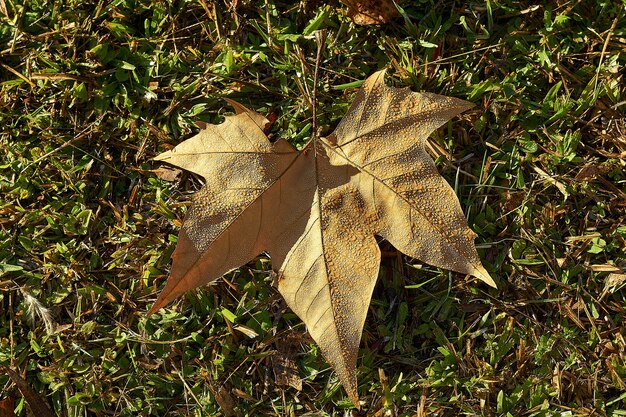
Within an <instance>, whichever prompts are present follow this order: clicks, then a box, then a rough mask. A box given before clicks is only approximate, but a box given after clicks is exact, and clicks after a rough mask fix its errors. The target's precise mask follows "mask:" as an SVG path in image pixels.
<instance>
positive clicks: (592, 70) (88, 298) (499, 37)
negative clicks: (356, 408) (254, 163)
mask: <svg viewBox="0 0 626 417" xmlns="http://www.w3.org/2000/svg"><path fill="white" fill-rule="evenodd" d="M398 3H399V5H400V6H402V7H403V8H404V15H403V16H402V17H400V18H398V19H397V20H395V21H394V22H393V23H391V24H388V25H384V26H374V27H357V26H354V25H353V24H352V23H351V22H350V21H349V19H347V18H346V17H345V16H344V15H343V14H342V13H341V10H340V9H341V5H340V4H339V3H338V2H320V1H314V0H309V1H302V2H280V1H274V0H266V1H262V0H257V1H252V0H239V1H238V2H235V1H225V2H222V1H217V2H210V1H204V0H199V1H191V0H188V1H185V0H181V1H157V2H154V3H152V2H149V1H147V0H117V1H115V2H103V1H86V2H83V1H71V0H68V1H58V2H44V1H43V0H30V1H28V2H16V1H12V0H6V1H1V2H0V6H2V5H6V12H7V13H8V14H7V15H5V14H4V12H2V7H0V62H1V64H2V65H1V66H0V365H5V366H10V367H12V368H13V369H15V370H17V371H18V372H19V373H20V374H21V375H22V376H24V378H25V379H26V381H27V382H28V383H29V384H30V386H32V387H33V388H34V389H35V390H36V391H38V392H40V393H41V395H42V398H44V399H45V401H46V402H47V403H48V404H49V406H50V407H51V408H52V409H53V410H54V412H55V414H57V415H60V416H68V417H74V416H107V415H120V416H149V415H159V416H180V415H189V416H192V415H195V416H200V415H202V416H211V415H225V416H231V415H232V416H246V415H248V416H263V415H268V416H292V415H294V416H302V415H308V416H333V415H344V412H346V411H348V410H350V409H351V404H350V402H349V401H348V399H347V398H346V396H345V392H344V391H343V390H342V389H341V387H340V386H339V385H338V381H337V379H336V377H335V376H334V374H333V373H332V372H331V371H330V370H329V367H328V365H327V364H326V363H325V361H324V360H323V357H322V356H321V353H320V352H319V350H318V349H317V347H316V346H315V345H314V344H313V343H312V341H311V340H310V338H309V337H308V335H307V333H306V329H305V328H304V326H303V325H302V323H301V322H300V320H299V319H298V318H297V317H295V315H294V314H293V313H291V312H290V311H289V310H288V309H287V308H286V306H285V304H284V302H283V301H282V299H281V297H280V296H279V294H278V293H277V292H276V290H275V289H274V288H273V287H272V277H271V276H270V274H269V271H270V266H269V261H268V260H267V259H264V258H259V259H258V260H257V261H256V263H253V264H251V265H248V266H247V267H245V268H241V269H239V270H237V271H235V272H233V273H232V274H229V275H228V276H227V277H225V281H227V282H224V281H220V282H218V283H217V285H214V286H211V287H208V288H204V289H201V290H198V291H195V292H192V293H189V294H187V295H186V296H185V297H181V299H180V300H178V301H177V302H176V303H174V304H172V305H171V306H170V308H169V309H167V310H163V311H162V313H159V314H155V315H154V316H152V317H150V318H149V319H147V318H146V316H145V313H146V311H147V310H148V309H149V307H150V306H151V304H152V302H153V301H154V300H155V297H156V294H157V292H158V291H159V289H160V288H162V286H163V284H164V281H165V279H166V277H167V272H168V269H169V257H170V255H171V253H172V251H173V249H174V247H175V243H176V236H177V232H178V230H179V227H180V225H181V222H182V218H183V216H184V213H185V210H186V207H187V206H188V203H189V201H190V197H191V194H192V193H193V192H194V191H195V190H197V189H198V188H199V187H200V185H201V184H200V183H199V181H198V179H197V178H194V177H192V176H190V175H188V174H183V175H182V178H180V180H178V181H174V182H166V181H164V180H162V179H159V178H158V177H157V176H156V175H155V173H154V171H153V170H154V169H156V168H157V167H158V165H157V164H155V163H153V162H151V161H150V158H152V157H154V156H155V155H156V154H157V153H159V152H160V151H163V150H165V149H168V148H171V147H172V146H174V145H175V144H177V143H179V142H181V141H182V140H183V139H185V138H187V137H189V136H190V135H192V134H193V133H194V132H196V131H197V130H198V128H197V127H196V122H197V121H205V122H210V123H217V122H219V121H220V120H221V117H222V116H223V115H224V114H227V112H229V111H230V109H228V107H227V106H226V105H225V102H224V101H223V100H222V98H223V97H229V98H233V99H235V100H238V101H240V102H242V103H243V104H245V105H247V106H249V107H250V108H253V109H255V110H258V111H260V112H263V113H270V112H271V113H274V114H276V115H277V116H278V120H277V123H276V124H275V126H274V130H273V137H274V138H278V137H286V138H289V139H290V140H291V141H292V143H294V144H296V145H301V144H303V143H304V142H305V141H306V140H307V139H308V138H309V137H310V135H311V126H312V123H311V108H310V92H311V91H312V78H313V68H314V65H315V63H314V59H315V54H316V44H315V40H314V37H313V36H312V33H313V31H314V30H315V29H321V28H325V29H327V30H328V34H329V37H328V42H327V44H326V46H325V48H324V50H323V54H322V60H321V63H320V67H321V71H320V80H319V87H318V102H319V109H318V119H319V120H318V126H319V127H320V129H321V130H322V134H325V133H329V132H330V131H331V130H332V128H333V127H334V126H335V125H336V124H337V122H338V121H339V120H340V119H341V117H342V115H343V113H344V112H345V110H346V109H347V107H348V105H349V103H350V101H351V98H352V96H353V94H354V92H355V88H354V87H355V86H357V85H358V83H357V81H360V80H363V79H365V78H366V77H367V76H368V75H369V74H371V73H372V72H374V71H375V70H378V69H381V68H384V67H387V68H389V69H390V74H391V75H392V76H393V78H392V79H390V82H392V83H394V84H395V85H397V86H410V87H411V88H413V89H415V90H424V91H430V92H436V93H441V94H447V95H452V96H455V97H459V98H463V99H466V100H470V101H472V102H474V103H475V104H476V107H475V108H474V109H473V110H471V111H469V112H467V113H465V114H464V115H462V116H461V117H460V118H458V119H456V120H454V121H453V122H452V123H450V124H449V125H448V126H447V127H446V128H443V129H441V130H440V131H438V132H437V133H436V134H435V135H433V137H432V144H433V148H434V149H436V150H437V153H438V158H437V163H438V166H439V168H440V171H441V173H442V175H444V176H445V177H446V178H447V179H448V180H449V182H450V183H451V184H453V185H454V186H455V189H456V190H457V194H458V195H459V198H460V200H461V203H462V206H463V208H464V210H465V212H466V213H467V214H468V218H469V221H470V225H471V227H472V228H473V229H474V230H475V231H476V232H477V233H478V235H479V237H478V238H477V240H476V243H477V245H478V247H479V248H480V249H479V250H480V253H481V257H482V259H483V261H484V264H485V266H486V267H487V269H489V270H490V272H492V274H493V276H494V277H496V280H497V282H498V284H499V287H500V288H499V289H498V290H491V289H489V288H487V287H486V286H484V285H482V284H479V283H477V282H475V281H469V280H467V279H465V278H464V277H462V276H458V275H455V274H450V273H448V272H446V271H441V270H437V269H435V268H431V267H428V266H425V265H420V264H419V263H418V262H417V261H415V260H412V259H407V258H404V257H402V256H401V255H399V254H398V253H397V252H396V251H395V249H393V248H392V247H390V246H389V245H387V244H385V243H382V246H383V251H384V253H385V256H384V258H383V263H382V267H381V277H380V280H379V282H378V285H377V288H376V291H375V293H374V297H373V301H372V305H371V308H370V310H369V314H368V318H367V322H366V324H365V331H364V334H363V341H362V343H361V351H360V359H359V369H358V379H359V383H360V386H359V392H360V395H361V397H362V400H363V402H364V407H365V408H366V409H368V410H369V412H370V413H371V415H378V416H383V415H398V416H406V417H409V416H426V415H428V416H458V415H467V416H474V415H478V416H480V415H484V416H589V415H594V416H624V415H626V395H624V393H625V392H626V356H625V355H624V351H625V349H626V342H625V339H626V326H625V325H624V322H625V319H626V317H625V315H626V286H625V285H624V276H623V275H620V274H624V273H626V272H625V271H626V254H625V252H626V250H625V246H626V221H625V218H626V175H625V174H624V172H625V170H626V80H625V79H624V77H625V74H626V69H625V68H626V3H624V2H623V1H622V2H621V3H620V2H618V1H614V0H610V1H609V0H607V1H597V2H592V1H580V2H575V1H570V2H554V1H553V2H549V3H548V4H545V5H536V3H533V2H514V1H511V0H502V1H498V2H493V1H488V2H487V3H477V2H472V3H467V4H466V3H465V2H450V1H444V2H433V1H429V0H426V1H419V2H412V1H402V0H401V1H399V2H398ZM589 22H593V26H589ZM612 284H615V285H612ZM34 300H38V301H39V302H40V303H41V308H38V306H37V304H36V301H34ZM29 308H30V309H31V313H32V314H30V313H29ZM45 308H47V309H48V310H44V309H45ZM30 315H32V316H33V317H31V320H29V316H30ZM48 315H49V318H47V317H48ZM43 317H46V318H47V319H48V320H49V321H50V322H49V323H48V324H49V327H50V328H49V329H46V323H45V322H44V319H43ZM281 352H282V353H281ZM277 355H282V356H283V357H287V358H291V360H293V362H291V363H292V364H293V363H295V364H296V365H297V367H296V369H297V374H296V375H294V374H288V375H287V376H292V377H293V376H299V377H301V378H303V388H302V391H297V390H296V389H294V388H292V387H289V386H284V385H280V384H279V382H280V378H277V377H276V373H275V372H274V369H275V368H274V367H273V364H275V363H276V362H277V361H276V358H277V357H278V356H277ZM273 358H274V359H273ZM381 369H382V370H384V375H381V374H380V373H379V370H381ZM279 374H280V372H279ZM279 376H280V375H279ZM0 387H2V394H0V401H4V403H5V404H6V403H8V401H10V400H11V399H13V400H15V401H16V402H15V407H16V408H17V412H16V415H18V416H26V415H27V412H26V405H25V403H24V400H23V399H22V396H21V394H20V393H19V391H17V389H16V388H15V387H14V385H13V384H12V383H11V382H10V381H9V379H8V377H7V376H4V375H0Z"/></svg>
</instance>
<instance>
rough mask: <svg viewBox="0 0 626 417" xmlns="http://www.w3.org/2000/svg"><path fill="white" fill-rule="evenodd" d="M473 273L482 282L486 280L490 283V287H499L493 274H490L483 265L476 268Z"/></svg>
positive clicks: (486, 282)
mask: <svg viewBox="0 0 626 417" xmlns="http://www.w3.org/2000/svg"><path fill="white" fill-rule="evenodd" d="M472 275H473V276H475V277H476V278H478V279H479V280H481V281H482V282H484V283H485V284H487V285H489V286H490V287H493V288H498V286H497V285H496V282H495V281H494V280H493V278H491V275H489V272H487V270H486V269H485V268H484V267H483V266H482V265H480V266H479V267H477V268H475V270H474V272H473V273H472Z"/></svg>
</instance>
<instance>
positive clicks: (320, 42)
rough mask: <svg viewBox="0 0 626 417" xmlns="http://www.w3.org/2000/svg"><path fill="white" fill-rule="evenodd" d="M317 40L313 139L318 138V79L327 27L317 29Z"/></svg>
mask: <svg viewBox="0 0 626 417" xmlns="http://www.w3.org/2000/svg"><path fill="white" fill-rule="evenodd" d="M315 40H316V41H317V56H316V57H315V73H314V75H313V98H312V100H311V101H312V105H313V139H314V140H315V139H317V80H318V77H319V69H320V61H321V59H322V50H323V49H324V43H325V42H326V29H322V30H316V31H315Z"/></svg>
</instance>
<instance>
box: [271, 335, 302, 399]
mask: <svg viewBox="0 0 626 417" xmlns="http://www.w3.org/2000/svg"><path fill="white" fill-rule="evenodd" d="M275 345H276V353H274V354H273V355H272V356H271V361H272V370H273V371H274V380H275V381H276V384H277V385H281V386H290V387H293V388H295V389H296V390H298V391H302V378H300V375H299V373H298V364H297V363H296V359H295V358H296V353H297V351H298V347H299V345H300V341H299V339H298V338H297V337H294V336H291V337H289V336H287V337H284V338H277V339H276V341H275Z"/></svg>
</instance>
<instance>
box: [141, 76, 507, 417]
mask: <svg viewBox="0 0 626 417" xmlns="http://www.w3.org/2000/svg"><path fill="white" fill-rule="evenodd" d="M231 104H233V105H234V107H235V111H236V115H233V116H227V117H226V119H225V121H224V123H222V124H220V125H209V126H207V128H206V129H205V130H203V131H201V132H200V133H199V134H198V135H196V136H194V137H192V138H191V139H188V140H186V141H184V142H182V143H181V144H179V145H178V146H176V147H175V148H174V149H173V150H171V151H168V152H164V153H162V154H160V155H158V156H157V157H156V158H155V159H156V160H158V161H165V162H168V163H170V164H173V165H176V166H178V167H180V168H183V169H186V170H189V171H192V172H194V173H196V174H198V175H200V176H202V177H204V178H205V180H206V185H205V186H204V187H203V188H202V189H201V190H200V191H198V192H197V193H196V194H195V196H194V199H193V204H192V205H191V207H190V208H189V211H188V213H187V216H186V218H185V221H184V224H183V227H182V230H181V232H180V235H179V239H178V245H177V247H176V250H175V251H174V254H173V264H172V270H171V274H170V277H169V279H168V281H167V284H166V286H165V289H164V290H163V291H162V292H161V294H160V296H159V298H158V299H157V301H156V303H155V304H154V306H153V307H152V309H151V310H150V312H149V313H148V314H152V313H154V312H155V311H157V310H158V309H159V308H161V307H163V306H165V305H166V304H167V303H168V302H170V301H172V300H173V299H174V298H176V297H177V296H179V295H181V294H183V293H184V292H186V291H188V290H190V289H193V288H196V287H199V286H202V285H206V284H208V283H210V282H211V281H213V280H215V279H217V278H219V277H221V276H222V275H224V274H225V273H227V272H229V271H231V270H233V269H235V268H238V267H240V266H241V265H243V264H246V263H247V262H249V261H251V260H253V259H254V258H255V257H257V256H258V255H259V254H261V253H263V252H266V253H268V254H269V256H270V257H271V261H272V266H273V268H274V271H275V272H276V274H277V277H278V279H277V282H278V290H279V292H280V293H281V294H282V295H283V297H284V298H285V300H286V302H287V304H288V305H289V307H290V308H291V309H292V310H293V311H294V312H295V313H296V314H297V315H298V316H299V317H300V318H301V319H302V320H303V321H304V323H305V324H306V325H307V327H308V331H309V333H310V335H311V336H312V337H313V339H314V340H315V341H316V343H317V344H318V345H319V346H320V348H321V350H322V352H323V353H324V356H325V357H326V359H327V360H328V362H329V363H330V364H331V365H332V367H333V368H334V370H335V371H336V372H337V375H338V376H339V379H340V381H341V383H342V384H343V386H344V387H345V389H346V391H347V393H348V395H349V397H350V399H351V400H352V402H353V403H354V405H355V406H356V407H359V402H358V395H357V381H356V360H357V353H358V347H359V342H360V339H361V332H362V330H363V325H364V322H365V316H366V314H367V310H368V306H369V303H370V298H371V295H372V291H373V289H374V284H375V283H376V278H377V276H378V270H379V264H380V249H379V248H378V243H377V241H376V236H380V237H382V238H384V239H387V240H388V241H389V242H390V243H391V244H393V245H394V246H395V247H396V248H397V249H398V250H400V251H401V252H403V253H405V254H406V255H409V256H411V257H414V258H417V259H419V260H421V261H423V262H426V263H428V264H431V265H434V266H438V267H441V268H446V269H450V270H453V271H457V272H460V273H463V274H468V275H473V276H475V277H477V278H479V279H481V280H483V281H484V282H486V283H487V284H489V285H492V286H494V287H495V283H494V282H493V280H492V279H491V277H490V276H489V274H488V273H487V271H486V270H485V269H484V268H483V266H482V265H481V262H480V259H479V257H478V254H477V252H476V249H475V247H474V244H473V240H474V238H475V236H476V235H475V234H474V232H472V231H471V230H470V229H469V228H468V227H467V222H466V220H465V217H464V216H463V213H462V211H461V207H460V204H459V201H458V199H457V197H456V195H455V194H454V191H453V190H452V188H451V187H450V186H449V185H448V183H447V182H446V181H445V180H444V179H443V178H442V177H441V176H440V175H439V174H438V172H437V169H436V167H435V164H434V163H433V161H432V159H431V158H430V157H429V156H428V153H427V152H426V150H425V142H426V139H427V137H428V135H430V134H431V133H432V132H433V131H434V130H435V129H436V128H438V127H439V126H441V125H442V124H444V123H446V122H447V121H448V120H449V119H451V118H452V117H454V116H456V115H457V114H459V113H461V112H463V111H464V110H467V109H469V108H470V107H472V105H471V104H470V103H467V102H465V101H462V100H459V99H455V98H450V97H444V96H439V95H436V94H430V93H413V92H411V91H410V90H409V89H407V88H404V89H397V88H391V87H387V86H386V85H385V83H384V71H380V72H377V73H375V74H373V75H372V76H371V77H369V78H368V79H367V80H366V81H365V83H364V86H363V88H362V89H361V90H359V92H358V93H357V95H356V98H355V100H354V102H353V103H352V106H351V107H350V109H349V110H348V112H347V114H346V115H345V117H344V118H343V120H342V121H341V122H340V123H339V125H338V126H337V128H336V129H335V131H334V132H333V133H332V134H331V135H329V136H328V137H326V138H318V139H313V140H311V141H310V142H309V143H308V144H307V145H306V146H305V147H304V149H303V150H302V151H301V152H298V151H297V150H296V149H294V148H293V147H292V146H291V145H290V144H289V143H288V142H287V141H286V140H284V139H279V140H278V141H276V142H274V143H270V141H269V140H268V139H267V137H266V136H265V134H264V133H263V129H264V127H265V126H266V125H267V123H268V121H267V120H266V119H265V118H264V117H263V116H262V115H260V114H258V113H256V112H253V111H251V110H248V109H247V108H245V107H243V106H242V105H240V104H235V103H233V102H231Z"/></svg>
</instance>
